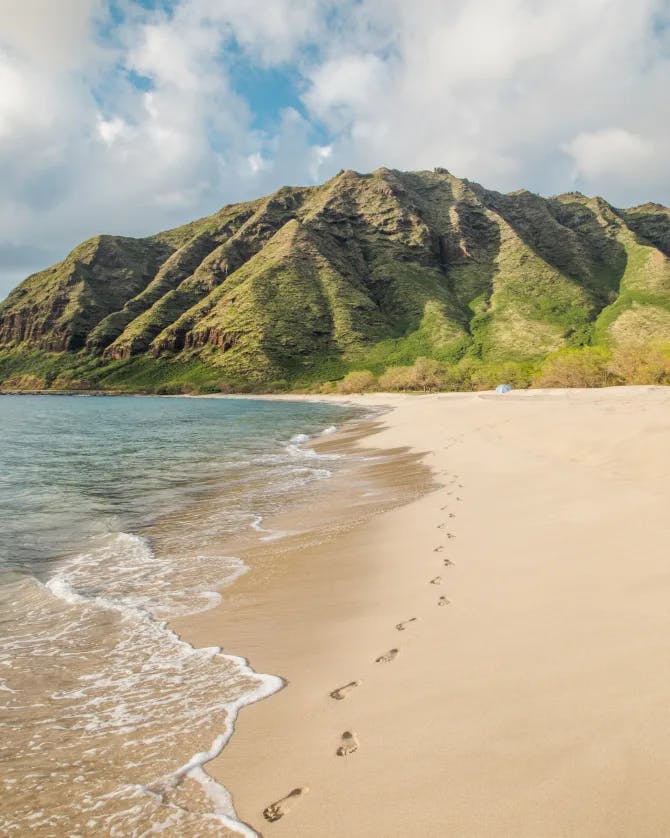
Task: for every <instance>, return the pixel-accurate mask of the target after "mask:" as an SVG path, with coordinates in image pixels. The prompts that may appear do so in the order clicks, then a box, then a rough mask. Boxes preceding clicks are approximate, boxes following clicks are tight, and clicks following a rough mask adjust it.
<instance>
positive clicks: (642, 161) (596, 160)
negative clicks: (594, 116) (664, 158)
mask: <svg viewBox="0 0 670 838" xmlns="http://www.w3.org/2000/svg"><path fill="white" fill-rule="evenodd" d="M564 148H565V151H567V152H568V154H570V155H571V157H573V159H574V161H575V165H576V168H577V172H578V173H579V175H582V176H584V177H587V178H595V177H600V176H602V175H608V174H616V173H617V172H619V171H620V170H621V169H628V170H633V171H634V172H639V171H640V170H643V169H645V168H647V167H648V164H649V163H652V162H653V160H654V156H655V155H654V146H653V144H652V143H651V142H650V141H649V140H646V139H644V137H640V136H639V135H637V134H633V133H631V132H630V131H625V130H624V129H622V128H605V129H603V130H601V131H591V132H586V133H581V134H578V135H577V136H576V137H575V138H574V140H572V141H571V142H569V143H567V144H566V145H565V146H564ZM658 162H659V163H660V162H661V161H660V160H659V161H658Z"/></svg>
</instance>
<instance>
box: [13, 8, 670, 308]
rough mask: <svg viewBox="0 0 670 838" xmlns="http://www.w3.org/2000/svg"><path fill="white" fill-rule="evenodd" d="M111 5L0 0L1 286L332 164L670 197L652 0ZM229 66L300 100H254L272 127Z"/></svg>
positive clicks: (661, 15) (666, 110)
mask: <svg viewBox="0 0 670 838" xmlns="http://www.w3.org/2000/svg"><path fill="white" fill-rule="evenodd" d="M120 8H122V9H124V10H125V18H124V20H123V22H122V23H120V24H119V23H118V21H114V20H112V18H111V17H110V12H109V5H108V3H107V2H104V0H59V2H58V3H56V2H54V3H45V2H44V1H43V0H23V1H22V3H20V4H19V3H16V2H15V0H0V19H2V21H3V23H2V27H1V28H0V179H1V182H2V184H3V189H2V194H1V195H0V288H1V286H2V284H3V271H4V274H6V279H5V284H6V283H7V282H9V279H10V275H11V279H12V280H13V279H14V278H15V275H16V271H17V270H19V269H20V266H19V265H18V264H17V259H18V260H23V262H22V264H24V265H25V267H26V273H27V272H28V270H31V269H36V268H38V267H40V266H42V264H43V261H44V259H45V258H46V255H47V254H54V258H55V257H56V256H61V255H64V253H65V252H66V251H67V250H68V249H69V248H70V247H71V246H73V245H74V244H76V243H77V242H78V241H79V240H81V239H82V238H84V237H86V236H89V235H92V234H94V233H96V232H99V231H108V232H118V233H124V234H146V233H149V232H152V231H154V230H157V229H161V228H164V227H166V226H170V225H172V224H176V223H179V222H181V221H186V220H188V219H189V218H191V217H195V216H199V215H203V214H205V213H207V212H212V211H214V210H215V209H216V208H218V207H219V206H221V205H223V204H225V203H228V202H230V201H233V200H238V199H242V198H249V197H255V196H257V195H259V194H263V193H266V192H269V191H270V190H272V189H274V188H276V187H278V186H279V185H281V184H283V183H308V182H315V181H318V180H322V179H325V178H326V177H329V176H330V175H332V174H334V172H335V171H337V170H338V169H340V168H356V169H359V170H369V169H373V168H376V167H378V166H381V165H387V166H394V167H397V168H403V169H409V168H432V167H434V166H436V165H441V166H446V167H447V168H449V169H450V170H452V171H454V172H455V173H456V174H459V175H462V176H465V177H469V178H471V179H474V180H479V181H480V182H482V183H484V184H485V185H487V186H491V187H493V188H498V189H503V190H506V189H513V188H517V187H520V186H526V187H528V188H531V189H535V190H537V191H540V192H543V193H553V192H557V191H564V190H566V189H569V188H574V187H576V188H579V189H582V190H583V191H585V192H597V193H601V194H604V195H605V197H607V198H608V199H609V200H611V201H612V202H613V203H616V204H618V205H627V204H631V203H639V202H642V201H644V200H647V199H651V200H660V201H665V202H666V203H670V168H669V167H668V166H667V159H666V158H667V153H668V148H669V143H668V140H667V137H668V135H669V133H670V97H669V96H668V95H667V87H668V79H669V78H670V26H668V25H667V24H668V21H669V18H670V10H669V9H668V5H667V0H637V2H636V3H630V2H629V0H589V2H583V0H565V2H564V3H561V4H556V3H555V2H549V0H414V2H412V3H407V2H406V0H302V2H299V3H296V2H295V0H273V2H271V3H268V2H267V1H266V0H175V2H174V4H173V5H172V8H171V10H170V11H166V10H165V9H163V8H161V7H160V6H159V7H158V8H157V10H155V11H151V10H146V9H144V8H143V7H142V6H140V5H139V4H136V3H125V4H121V6H120ZM663 24H665V25H663ZM101 27H102V28H101ZM241 59H243V60H244V61H245V62H246V64H245V66H247V67H250V68H251V69H250V72H251V77H252V81H253V74H254V69H253V68H254V67H256V68H258V70H259V72H261V73H266V74H267V72H268V71H272V70H273V69H276V70H278V71H280V72H282V73H286V72H287V71H290V73H291V74H292V75H293V78H294V79H296V84H297V88H296V89H297V95H298V96H300V97H301V103H300V104H298V103H297V102H294V103H293V105H295V106H288V107H287V106H286V102H284V101H282V102H278V103H276V104H275V105H273V103H272V102H271V101H268V102H266V104H265V107H275V110H276V114H275V119H274V127H273V128H272V129H271V130H270V129H269V128H265V129H261V128H259V124H258V122H257V121H256V119H255V117H256V115H255V114H254V113H253V112H252V108H251V105H250V103H249V102H247V101H245V100H244V99H243V98H242V97H241V96H240V95H239V93H238V92H236V90H235V89H234V78H233V69H234V67H235V66H236V62H239V61H240V60H241ZM129 74H134V78H135V79H136V78H137V77H141V78H142V79H143V80H144V82H143V83H142V84H139V85H138V84H136V83H134V82H133V78H132V77H131V76H129ZM265 95H266V98H267V97H271V96H272V91H271V90H270V92H269V93H266V94H265ZM266 124H271V123H266ZM37 231H39V235H37ZM36 238H39V241H36ZM36 247H39V248H40V250H39V253H38V252H37V251H36V250H34V248H36ZM31 248H33V251H32V252H33V253H34V262H33V263H31V262H30V252H31ZM3 253H4V254H6V253H12V254H14V255H13V256H12V260H11V265H10V264H9V262H8V261H7V260H6V259H5V261H4V262H3ZM17 254H18V255H17ZM49 258H51V256H49ZM0 296H1V290H0Z"/></svg>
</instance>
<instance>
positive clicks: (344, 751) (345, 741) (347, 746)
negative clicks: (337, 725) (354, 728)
mask: <svg viewBox="0 0 670 838" xmlns="http://www.w3.org/2000/svg"><path fill="white" fill-rule="evenodd" d="M341 743H342V744H341V745H340V747H339V748H338V749H337V751H336V753H337V755H338V757H348V756H349V754H354V753H356V751H357V750H358V739H357V738H356V734H355V733H352V732H351V731H350V730H345V731H344V733H343V734H342V739H341Z"/></svg>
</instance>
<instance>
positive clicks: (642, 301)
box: [0, 169, 670, 390]
mask: <svg viewBox="0 0 670 838" xmlns="http://www.w3.org/2000/svg"><path fill="white" fill-rule="evenodd" d="M669 255H670V211H668V210H667V209H665V208H663V207H659V206H658V205H644V206H642V207H637V208H634V209H632V210H627V211H617V210H614V209H613V208H612V207H610V206H609V205H608V204H607V203H606V202H605V201H602V200H601V199H589V198H586V197H584V196H582V195H579V194H575V193H570V194H568V195H563V196H558V197H557V198H554V199H550V200H545V199H542V198H540V197H539V196H536V195H532V194H531V193H528V192H523V191H522V192H518V193H512V194H510V195H500V194H499V193H495V192H490V191H487V190H485V189H483V188H482V187H480V186H478V185H477V184H472V183H469V182H468V181H463V180H459V179H458V178H455V177H453V176H452V175H450V174H448V173H447V172H444V171H443V170H438V171H436V172H418V173H416V172H415V173H401V172H396V171H390V170H386V169H380V170H377V171H376V172H373V173H372V174H369V175H358V174H357V173H354V172H343V173H340V175H338V176H337V177H336V178H333V179H332V180H331V181H329V182H327V183H326V184H324V185H323V186H319V187H312V188H296V189H291V188H288V187H285V188H283V189H281V190H279V191H278V192H277V193H275V194H274V195H271V196H269V197H268V198H265V199H259V200H258V201H254V202H248V203H246V204H239V205H232V206H228V207H224V208H223V209H222V210H221V211H220V212H218V213H216V214H215V215H214V216H210V217H208V218H205V219H200V220H199V221H196V222H193V223H192V224H189V225H185V226H183V227H180V228H176V229H175V230H171V231H167V232H165V233H161V234H158V235H156V236H153V237H150V238H148V239H142V240H133V239H122V238H119V237H109V236H103V237H98V238H96V239H93V240H91V241H89V242H85V243H84V244H83V245H80V246H79V248H77V249H75V251H73V252H72V254H70V256H68V257H67V259H66V260H64V261H63V262H62V263H59V264H58V265H56V266H54V267H53V268H51V269H48V270H46V271H43V272H41V273H40V274H37V275H35V276H34V277H31V278H29V279H28V280H26V282H25V283H23V284H22V285H21V286H19V288H18V289H16V290H15V291H14V292H13V293H12V294H11V295H10V297H9V298H8V300H7V301H5V303H3V304H2V305H0V338H1V340H0V346H2V345H3V344H4V347H3V348H2V349H0V380H2V379H5V380H7V379H10V381H11V380H13V381H15V382H20V378H19V377H20V376H21V375H24V376H25V375H28V376H29V375H32V376H33V379H32V380H31V381H32V383H33V384H34V383H35V382H39V381H46V382H47V383H49V382H54V381H56V382H57V383H58V384H61V383H63V382H67V381H68V380H71V381H74V382H80V383H83V384H84V385H88V386H104V387H114V388H121V389H123V388H127V389H152V390H153V389H160V388H164V389H166V388H167V389H170V388H180V387H183V386H192V387H193V388H195V389H216V388H218V387H229V388H234V389H243V388H245V387H257V388H263V387H266V386H272V387H277V388H282V387H291V386H293V387H295V386H306V385H309V384H311V383H313V382H315V381H323V380H329V379H335V378H339V377H341V376H343V375H344V374H345V373H346V372H347V371H348V370H350V369H366V368H367V369H370V370H372V371H373V372H374V373H375V374H380V373H381V372H383V370H384V369H385V368H386V367H388V366H389V365H398V364H400V365H404V364H411V363H412V362H413V361H414V360H415V359H416V358H417V357H421V356H428V357H434V358H436V359H439V360H441V361H443V362H446V363H455V362H457V361H459V360H460V359H463V358H465V359H468V358H471V359H473V363H480V364H484V365H489V366H491V365H495V364H498V365H500V364H505V363H508V362H512V363H516V364H519V365H521V366H523V365H526V366H528V365H530V366H531V367H532V365H534V364H537V363H538V362H539V361H541V359H542V358H544V357H545V356H546V355H547V354H548V353H551V352H554V351H555V350H557V349H560V348H561V347H571V346H572V347H579V346H582V345H587V344H589V343H595V344H598V345H609V344H612V343H616V342H617V341H619V342H621V341H624V340H629V339H631V337H645V338H648V337H668V338H670V259H669V258H668V257H669ZM26 338H27V339H26ZM85 341H86V342H87V343H86V345H87V347H88V350H89V351H87V352H86V351H81V347H82V346H83V345H84V342H85ZM63 349H71V350H79V351H75V352H73V351H70V352H63V351H51V352H50V351H49V350H63ZM19 386H20V383H19Z"/></svg>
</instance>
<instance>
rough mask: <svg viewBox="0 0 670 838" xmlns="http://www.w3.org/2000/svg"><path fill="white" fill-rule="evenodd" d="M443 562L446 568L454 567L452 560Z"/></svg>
mask: <svg viewBox="0 0 670 838" xmlns="http://www.w3.org/2000/svg"><path fill="white" fill-rule="evenodd" d="M442 561H443V562H444V566H445V567H451V566H452V565H453V562H452V561H451V559H443V560H442Z"/></svg>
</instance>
